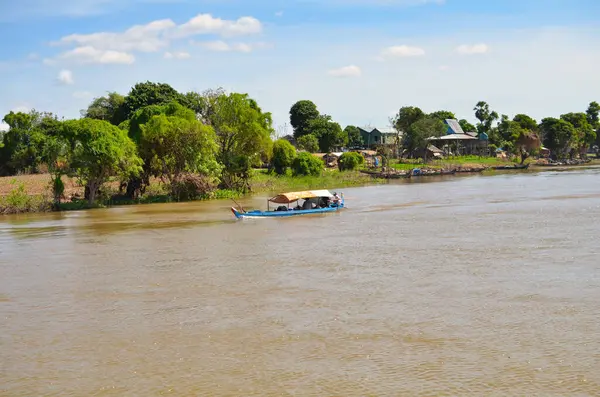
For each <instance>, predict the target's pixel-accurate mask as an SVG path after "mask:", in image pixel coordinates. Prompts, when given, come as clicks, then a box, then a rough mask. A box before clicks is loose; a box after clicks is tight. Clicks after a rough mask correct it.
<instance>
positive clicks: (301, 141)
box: [296, 134, 319, 153]
mask: <svg viewBox="0 0 600 397" xmlns="http://www.w3.org/2000/svg"><path fill="white" fill-rule="evenodd" d="M296 141H297V143H298V147H299V148H300V149H304V150H306V151H307V152H309V153H316V152H318V151H319V139H318V138H317V137H316V136H315V135H314V134H306V135H302V136H301V137H300V138H298V139H297V140H296Z"/></svg>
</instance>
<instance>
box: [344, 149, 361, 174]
mask: <svg viewBox="0 0 600 397" xmlns="http://www.w3.org/2000/svg"><path fill="white" fill-rule="evenodd" d="M364 162H365V158H364V157H363V156H362V155H361V154H359V153H356V152H346V153H344V154H342V155H341V156H340V159H339V160H338V167H339V168H340V171H351V170H355V169H357V168H358V167H360V166H361V165H362V164H364Z"/></svg>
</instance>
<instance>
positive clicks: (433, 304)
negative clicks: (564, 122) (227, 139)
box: [0, 168, 600, 397]
mask: <svg viewBox="0 0 600 397" xmlns="http://www.w3.org/2000/svg"><path fill="white" fill-rule="evenodd" d="M416 179H418V178H415V180H413V181H410V182H402V183H391V184H388V185H383V186H372V187H363V188H351V189H340V190H337V191H338V192H340V191H341V192H344V195H345V198H346V205H347V208H346V209H345V210H343V211H341V212H340V213H335V214H327V215H317V216H307V217H297V218H288V219H250V220H243V221H237V220H234V219H233V215H232V214H231V212H230V211H229V208H230V206H231V205H232V203H231V202H230V201H214V202H193V203H181V204H156V205H143V206H129V207H118V208H111V209H105V210H92V211H81V212H68V213H61V214H58V213H53V214H43V215H39V214H38V215H25V216H18V217H8V216H6V217H3V218H0V360H1V361H0V395H1V396H34V395H35V396H151V395H177V396H334V395H335V396H480V395H486V396H524V395H527V396H545V397H548V396H567V395H568V396H600V332H599V329H600V308H599V306H598V302H600V259H599V255H598V254H599V253H600V248H599V246H600V242H599V240H598V238H599V237H600V183H599V182H600V169H599V168H587V169H577V170H572V171H568V172H558V171H546V172H537V173H536V172H527V173H518V174H515V173H505V174H499V175H494V176H484V175H477V176H449V177H443V178H442V179H435V177H429V178H423V179H422V181H418V180H416ZM434 181H435V182H434ZM431 182H434V183H431ZM332 190H333V189H332ZM243 205H245V206H255V207H258V208H264V207H265V206H266V202H265V198H264V197H254V198H251V199H248V200H246V201H244V202H243Z"/></svg>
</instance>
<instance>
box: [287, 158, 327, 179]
mask: <svg viewBox="0 0 600 397" xmlns="http://www.w3.org/2000/svg"><path fill="white" fill-rule="evenodd" d="M324 167H325V163H324V162H323V160H321V159H320V158H318V157H315V156H313V155H312V154H310V153H306V152H302V153H299V154H298V156H297V157H296V158H295V159H294V161H293V163H292V172H293V175H294V176H304V175H311V176H319V175H321V172H322V171H323V168H324Z"/></svg>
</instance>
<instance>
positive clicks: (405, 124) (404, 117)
mask: <svg viewBox="0 0 600 397" xmlns="http://www.w3.org/2000/svg"><path fill="white" fill-rule="evenodd" d="M424 117H425V113H423V111H422V110H421V109H419V108H418V107H415V106H404V107H402V108H400V110H398V113H397V114H396V115H395V116H394V117H393V118H392V119H391V120H390V121H391V123H392V125H393V126H394V128H396V131H398V132H403V133H406V132H407V131H408V130H409V128H410V126H411V125H413V124H414V123H416V122H417V121H419V120H420V119H422V118H424Z"/></svg>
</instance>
